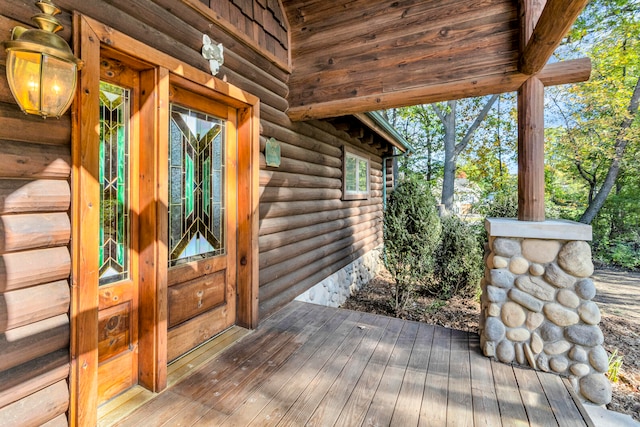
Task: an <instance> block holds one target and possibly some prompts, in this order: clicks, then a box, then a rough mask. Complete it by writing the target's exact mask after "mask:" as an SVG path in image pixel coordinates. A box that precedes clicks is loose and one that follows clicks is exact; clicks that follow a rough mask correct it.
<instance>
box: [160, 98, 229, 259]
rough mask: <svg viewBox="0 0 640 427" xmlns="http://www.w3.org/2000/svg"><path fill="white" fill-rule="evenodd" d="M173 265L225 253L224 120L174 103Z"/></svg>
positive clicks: (171, 161)
mask: <svg viewBox="0 0 640 427" xmlns="http://www.w3.org/2000/svg"><path fill="white" fill-rule="evenodd" d="M170 123H171V125H170V127H171V128H170V132H169V248H170V250H169V265H170V266H174V265H178V264H181V263H185V262H189V261H195V260H198V259H203V258H207V257H213V256H216V255H222V254H224V253H225V245H224V237H225V233H224V232H225V203H224V171H225V157H224V156H225V141H224V136H225V131H224V121H223V120H221V119H219V118H216V117H213V116H210V115H208V114H205V113H202V112H199V111H194V110H190V109H187V108H184V107H181V106H178V105H171V122H170Z"/></svg>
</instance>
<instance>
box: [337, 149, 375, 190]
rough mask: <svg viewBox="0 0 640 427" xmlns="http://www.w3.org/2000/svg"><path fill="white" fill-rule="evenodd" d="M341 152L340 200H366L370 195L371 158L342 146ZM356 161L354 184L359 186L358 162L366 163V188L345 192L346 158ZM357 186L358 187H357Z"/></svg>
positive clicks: (356, 150) (362, 152)
mask: <svg viewBox="0 0 640 427" xmlns="http://www.w3.org/2000/svg"><path fill="white" fill-rule="evenodd" d="M342 148H343V150H342V200H368V199H369V197H370V193H371V156H370V155H369V154H367V153H365V152H364V151H361V150H358V149H355V148H352V147H349V146H347V145H344V146H343V147H342ZM348 157H351V158H355V159H356V183H357V184H359V182H360V180H359V172H360V168H359V167H358V164H359V162H360V161H365V162H366V163H367V188H366V190H364V191H363V190H359V189H356V190H355V191H353V190H347V158H348ZM357 186H358V185H357Z"/></svg>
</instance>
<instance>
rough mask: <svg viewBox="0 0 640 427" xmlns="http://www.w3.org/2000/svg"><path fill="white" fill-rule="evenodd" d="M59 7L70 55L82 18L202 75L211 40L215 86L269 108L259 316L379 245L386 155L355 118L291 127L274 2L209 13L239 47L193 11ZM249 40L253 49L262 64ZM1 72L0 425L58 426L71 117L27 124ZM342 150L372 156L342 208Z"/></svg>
mask: <svg viewBox="0 0 640 427" xmlns="http://www.w3.org/2000/svg"><path fill="white" fill-rule="evenodd" d="M56 3H57V5H58V6H59V7H61V8H62V9H63V13H62V14H61V15H60V16H59V18H60V20H61V21H62V23H63V25H64V26H65V28H64V30H63V31H62V32H61V33H60V34H61V35H62V36H63V38H65V39H66V40H68V41H69V42H71V33H72V31H71V30H72V28H71V15H72V12H74V11H76V12H79V13H82V14H86V15H88V16H91V17H93V18H95V19H97V20H99V21H101V22H103V23H104V24H105V25H108V26H110V27H112V28H115V29H116V30H118V31H121V32H123V33H125V34H127V35H130V36H132V37H134V38H136V39H138V40H140V41H142V42H144V43H145V44H148V45H150V46H152V47H154V48H156V49H158V50H160V51H163V52H165V53H168V54H170V55H172V56H174V57H175V58H177V59H179V60H181V61H183V62H185V63H188V64H190V65H192V66H195V67H197V68H199V69H202V70H205V71H208V68H209V67H208V63H207V61H205V60H204V59H203V58H202V57H201V55H200V48H201V44H202V33H203V32H206V33H207V34H209V35H210V36H211V38H212V39H213V40H215V41H216V42H222V43H223V44H224V47H225V64H224V66H223V67H222V68H221V71H220V74H219V75H218V77H220V78H222V79H224V80H226V81H228V82H230V83H231V84H233V85H236V86H238V87H240V88H241V89H243V90H245V91H247V92H250V93H252V94H254V95H256V96H258V97H259V98H260V99H261V106H260V109H261V132H262V138H261V140H262V141H263V143H264V141H265V140H266V139H267V138H270V137H273V138H275V139H277V140H278V141H280V142H281V144H282V164H281V166H280V167H279V168H267V167H266V166H265V164H264V163H263V164H262V165H261V171H260V192H261V195H260V285H261V286H260V314H261V316H266V315H268V314H270V313H272V312H273V311H275V310H276V309H277V308H279V307H280V306H282V305H283V304H285V303H286V302H288V301H290V300H291V299H293V298H294V297H295V296H296V295H298V294H300V293H302V292H303V291H305V290H306V289H308V288H309V287H311V286H312V285H314V284H316V283H318V282H319V281H321V280H322V279H323V278H325V277H327V276H328V275H330V274H332V273H334V272H335V271H337V270H339V269H340V268H342V267H344V266H345V265H347V264H348V263H350V262H351V261H353V260H355V259H356V258H357V257H359V256H361V255H363V254H364V253H366V252H367V251H368V250H370V249H371V248H373V247H375V246H377V245H379V244H380V243H381V238H382V229H381V214H382V212H381V209H382V185H383V179H382V176H383V173H382V156H383V155H384V153H386V152H387V150H388V147H387V144H386V143H383V142H381V140H378V139H377V138H376V137H373V136H372V135H370V132H368V131H366V130H364V128H363V129H362V130H357V127H358V126H360V125H359V122H357V121H354V120H355V119H353V118H351V119H348V120H351V121H353V123H352V124H351V125H350V126H351V127H350V129H351V130H352V131H351V134H350V132H349V129H347V128H344V127H343V126H338V125H337V123H336V122H334V123H333V124H332V123H330V122H327V121H313V122H306V123H293V122H291V121H290V120H289V118H288V116H287V114H286V113H285V112H286V111H287V109H288V102H287V100H286V96H287V94H288V91H289V89H288V85H287V81H288V77H289V72H288V70H287V67H286V66H285V65H286V62H287V61H286V59H287V55H288V52H287V49H288V35H287V23H286V22H285V21H286V19H285V17H284V13H283V11H282V10H281V9H280V4H279V2H278V1H275V0H274V1H272V0H255V1H249V0H247V1H240V0H234V1H228V2H225V1H218V0H216V1H214V0H212V1H211V7H212V9H211V10H214V9H213V8H218V6H219V8H218V9H216V10H218V11H219V12H217V13H222V11H225V13H226V11H227V10H228V11H229V12H228V13H229V15H228V18H226V19H227V20H229V21H231V20H232V17H235V18H233V19H236V20H237V22H236V24H237V28H238V29H240V28H244V31H246V33H245V34H241V35H238V36H237V37H236V36H233V35H231V34H230V33H229V32H228V31H227V30H228V29H223V28H222V27H221V26H219V25H218V24H216V23H214V22H213V21H212V20H211V18H210V17H209V16H208V15H207V14H205V13H202V12H201V11H199V10H197V9H196V8H194V7H193V5H192V4H189V3H193V2H189V1H182V2H179V1H175V0H155V1H144V0H133V1H131V0H109V1H86V0H57V1H56ZM203 3H206V2H203ZM203 3H200V4H201V5H203V6H207V7H208V6H209V5H208V4H207V5H204V4H203ZM234 8H235V9H237V12H235V14H233V13H232V12H231V11H232V10H234ZM0 11H2V12H0V34H7V35H8V34H9V33H10V30H11V28H12V27H13V26H15V25H18V24H20V25H26V26H30V25H31V23H30V18H31V16H32V15H34V14H35V13H37V12H38V10H37V8H36V7H35V5H33V4H31V3H29V2H27V3H26V4H25V3H24V2H18V1H15V0H0ZM240 15H241V16H240ZM225 16H226V15H225ZM242 22H244V27H242ZM248 39H251V40H254V39H255V40H257V42H256V43H257V44H256V45H257V46H259V47H260V46H262V48H263V49H264V51H265V53H264V55H261V54H259V53H258V52H257V50H256V45H253V46H250V45H249V44H250V43H248V42H247V40H248ZM270 40H271V41H270ZM274 58H276V59H278V58H280V60H279V61H276V60H274ZM4 62H5V53H4V50H0V424H5V422H7V421H9V423H10V421H11V420H20V422H21V423H25V424H40V423H45V422H47V421H50V420H54V422H55V423H62V424H64V423H65V422H66V415H65V412H66V411H67V408H68V407H69V393H68V387H67V384H66V381H65V380H66V379H67V377H68V372H69V345H70V342H69V341H70V331H69V301H70V286H69V279H70V269H71V257H70V253H69V249H68V248H69V241H70V235H71V221H70V217H69V207H70V203H71V191H70V182H69V180H70V175H71V166H70V165H71V160H70V158H71V154H70V152H71V147H70V141H71V113H67V114H66V115H65V116H63V117H61V118H60V119H58V120H56V119H47V120H42V119H40V118H38V117H33V116H27V115H24V114H23V113H22V112H21V111H20V110H19V108H18V107H17V105H16V104H15V102H14V100H13V98H12V97H11V94H10V92H9V89H8V86H7V82H6V72H5V68H4ZM283 64H285V65H283ZM72 109H73V108H72ZM345 129H347V130H345ZM353 129H356V130H355V131H353ZM345 144H347V145H350V146H353V147H354V148H358V149H359V150H363V151H366V152H367V153H369V154H370V158H371V170H370V175H371V193H370V197H369V199H368V200H358V201H342V200H341V194H342V192H341V188H342V184H341V182H342V166H341V165H342V160H341V156H342V147H343V145H345ZM261 149H262V152H263V153H264V146H262V147H261ZM43 396H44V397H43ZM45 397H46V398H45Z"/></svg>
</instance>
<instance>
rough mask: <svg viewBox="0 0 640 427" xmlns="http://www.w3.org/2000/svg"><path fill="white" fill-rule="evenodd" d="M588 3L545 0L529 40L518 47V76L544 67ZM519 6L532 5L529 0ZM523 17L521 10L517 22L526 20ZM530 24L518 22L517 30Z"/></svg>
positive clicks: (580, 0) (534, 72)
mask: <svg viewBox="0 0 640 427" xmlns="http://www.w3.org/2000/svg"><path fill="white" fill-rule="evenodd" d="M588 1H589V0H547V2H546V4H545V5H544V9H542V13H541V14H540V18H538V19H537V23H536V24H535V27H534V28H533V32H532V34H531V37H530V38H529V40H528V41H527V42H526V44H524V45H523V46H522V48H521V49H522V55H521V57H520V63H519V69H520V72H521V73H523V74H527V75H533V74H536V73H538V72H540V71H541V70H542V69H543V68H544V66H545V64H546V63H547V61H548V60H549V58H550V57H551V55H552V54H553V52H554V51H555V50H556V48H557V47H558V45H559V44H560V42H561V41H562V38H563V37H564V36H565V35H566V34H567V32H569V29H570V28H571V26H572V25H573V23H574V22H575V20H576V18H577V17H578V15H579V14H580V12H581V11H582V9H584V7H585V6H586V4H587V2H588ZM522 3H534V1H533V0H529V1H524V2H522ZM522 3H521V5H522ZM525 7H526V6H525ZM521 8H522V6H521ZM527 15H528V14H526V13H524V12H522V11H521V12H520V17H521V18H520V19H521V20H524V19H527ZM529 19H531V18H529ZM530 24H531V22H528V23H527V22H525V23H521V28H522V27H523V26H528V25H530Z"/></svg>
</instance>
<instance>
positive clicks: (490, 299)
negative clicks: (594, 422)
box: [480, 218, 611, 405]
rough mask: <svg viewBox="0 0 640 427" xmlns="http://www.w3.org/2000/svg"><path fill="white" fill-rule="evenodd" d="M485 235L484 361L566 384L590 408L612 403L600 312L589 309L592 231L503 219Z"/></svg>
mask: <svg viewBox="0 0 640 427" xmlns="http://www.w3.org/2000/svg"><path fill="white" fill-rule="evenodd" d="M585 227H588V229H587V228H585ZM486 228H487V231H488V233H489V245H488V251H487V256H486V257H485V264H486V271H485V276H484V279H482V283H481V286H482V297H481V305H482V311H481V318H480V344H481V346H482V351H483V353H484V354H485V356H488V357H495V358H497V359H498V360H500V361H501V362H504V363H519V364H523V365H529V366H531V367H532V368H534V369H538V370H542V371H546V372H554V373H557V374H559V375H562V376H566V377H568V378H570V380H571V383H572V384H573V386H574V388H575V389H576V390H577V391H578V392H579V393H580V395H581V397H582V398H583V399H584V400H585V401H588V402H591V403H594V404H596V405H605V404H607V403H609V402H610V401H611V385H610V383H609V380H608V379H607V378H606V377H605V375H604V372H606V370H607V352H606V351H605V350H604V348H603V347H602V344H603V341H604V338H603V335H602V331H601V330H600V327H599V326H598V324H599V323H600V310H599V309H598V306H597V305H596V304H595V303H594V302H593V301H591V300H592V298H593V297H594V296H595V286H594V284H593V281H592V280H591V279H590V278H589V276H591V274H592V273H593V263H592V261H591V249H590V246H589V244H588V243H587V242H586V241H587V240H591V228H590V227H589V226H585V225H584V224H577V223H571V222H565V221H548V222H544V223H526V222H520V221H515V220H507V219H502V218H501V219H488V220H487V224H486Z"/></svg>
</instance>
